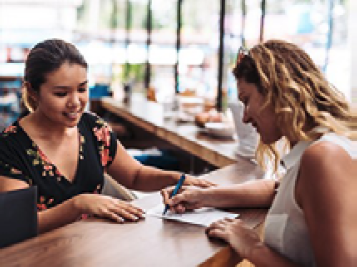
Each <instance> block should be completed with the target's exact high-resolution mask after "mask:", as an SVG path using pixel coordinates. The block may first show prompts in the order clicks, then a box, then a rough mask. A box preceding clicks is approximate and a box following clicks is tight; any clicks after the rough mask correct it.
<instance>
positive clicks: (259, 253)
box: [242, 241, 270, 266]
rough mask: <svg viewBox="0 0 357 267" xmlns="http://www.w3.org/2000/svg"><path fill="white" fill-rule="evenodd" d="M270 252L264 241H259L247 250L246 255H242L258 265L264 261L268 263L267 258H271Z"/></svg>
mask: <svg viewBox="0 0 357 267" xmlns="http://www.w3.org/2000/svg"><path fill="white" fill-rule="evenodd" d="M269 253H270V248H268V247H267V246H266V245H265V244H264V242H262V241H259V242H257V243H256V244H254V245H253V246H252V247H251V248H250V249H249V250H247V252H246V255H242V256H243V257H244V258H245V259H247V260H249V261H250V262H251V263H253V264H255V265H256V266H257V265H258V266H259V265H261V263H262V262H263V263H266V260H267V259H268V258H269Z"/></svg>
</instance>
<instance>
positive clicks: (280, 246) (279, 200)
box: [264, 133, 357, 266]
mask: <svg viewBox="0 0 357 267" xmlns="http://www.w3.org/2000/svg"><path fill="white" fill-rule="evenodd" d="M320 141H329V142H332V143H335V144H337V145H340V146H341V147H342V148H343V149H345V150H346V151H347V152H348V153H349V154H350V156H351V157H352V158H357V149H355V148H353V145H352V142H351V141H350V140H349V139H348V138H346V137H343V136H339V135H337V134H335V133H327V134H325V135H323V136H322V137H321V138H320V139H318V140H317V141H314V142H307V141H301V142H299V143H297V144H296V145H295V146H294V147H293V148H292V150H291V151H290V153H289V154H287V155H286V156H284V157H283V159H282V162H283V164H284V166H285V168H286V175H285V176H284V178H283V179H282V180H281V183H280V186H279V189H278V192H277V194H276V196H275V199H274V201H273V204H272V207H271V208H270V210H269V213H268V215H267V219H266V222H265V233H264V243H265V244H266V245H267V246H269V247H270V248H272V249H274V250H275V251H277V252H279V253H280V254H282V255H283V256H285V257H287V258H288V259H290V260H291V261H293V262H295V263H297V264H301V265H303V266H314V265H315V260H314V254H313V250H312V246H311V242H310V238H309V234H308V229H307V225H306V222H305V216H304V212H303V210H302V209H301V208H300V207H299V206H298V204H297V202H296V200H295V184H296V180H297V176H298V172H299V168H300V159H301V156H302V155H303V153H304V151H305V149H307V148H308V147H309V146H310V145H311V144H314V143H317V142H320Z"/></svg>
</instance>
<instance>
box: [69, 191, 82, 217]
mask: <svg viewBox="0 0 357 267" xmlns="http://www.w3.org/2000/svg"><path fill="white" fill-rule="evenodd" d="M82 202H83V195H82V194H80V195H76V196H74V197H73V198H71V208H72V209H73V210H75V211H76V213H78V215H81V214H83V213H85V210H84V208H83V205H82Z"/></svg>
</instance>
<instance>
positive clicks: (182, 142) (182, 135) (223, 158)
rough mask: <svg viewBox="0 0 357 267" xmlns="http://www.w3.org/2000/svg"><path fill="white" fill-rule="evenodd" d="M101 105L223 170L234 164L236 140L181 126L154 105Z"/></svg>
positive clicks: (141, 101) (135, 101) (109, 101)
mask: <svg viewBox="0 0 357 267" xmlns="http://www.w3.org/2000/svg"><path fill="white" fill-rule="evenodd" d="M101 105H102V107H103V108H104V109H106V110H107V111H110V112H112V113H114V114H115V115H117V116H119V117H121V118H123V119H125V120H127V121H129V122H131V123H133V124H134V125H136V126H138V127H140V128H142V129H144V130H145V131H147V132H149V133H152V134H154V135H155V136H157V137H159V138H161V139H163V140H165V141H167V142H169V143H171V144H173V145H175V146H177V147H178V148H180V149H182V150H185V151H187V152H188V153H190V154H192V155H195V156H197V157H199V158H201V159H203V160H205V161H207V162H209V163H210V164H212V165H214V166H216V167H224V166H227V165H230V164H234V163H235V162H236V161H237V160H236V158H237V156H236V155H235V149H236V146H237V140H234V139H233V138H232V139H228V140H227V139H215V138H212V137H209V136H208V135H207V134H205V133H203V132H202V130H201V129H200V128H199V127H197V126H196V125H194V124H192V123H191V124H188V123H185V124H183V123H177V122H176V121H175V120H174V119H165V118H164V110H163V106H162V105H160V104H158V103H154V102H149V101H146V100H145V99H133V101H132V102H131V104H130V105H124V104H123V103H121V102H119V101H117V100H115V99H113V98H104V99H102V100H101Z"/></svg>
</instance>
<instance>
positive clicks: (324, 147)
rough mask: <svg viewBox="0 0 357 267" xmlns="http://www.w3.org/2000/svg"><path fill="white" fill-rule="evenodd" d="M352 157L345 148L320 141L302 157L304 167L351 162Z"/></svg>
mask: <svg viewBox="0 0 357 267" xmlns="http://www.w3.org/2000/svg"><path fill="white" fill-rule="evenodd" d="M349 161H352V158H351V156H350V155H349V153H348V152H347V151H346V149H345V148H343V147H342V146H340V145H339V144H336V143H333V142H330V141H320V142H317V143H315V144H312V145H311V146H310V147H308V148H307V149H306V150H305V152H304V153H303V155H302V158H301V165H302V166H314V167H316V165H326V164H328V165H331V163H332V162H340V163H342V162H346V163H347V162H349Z"/></svg>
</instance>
